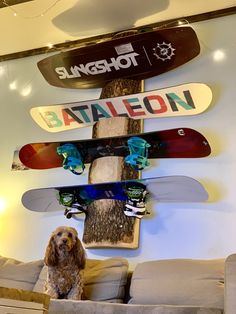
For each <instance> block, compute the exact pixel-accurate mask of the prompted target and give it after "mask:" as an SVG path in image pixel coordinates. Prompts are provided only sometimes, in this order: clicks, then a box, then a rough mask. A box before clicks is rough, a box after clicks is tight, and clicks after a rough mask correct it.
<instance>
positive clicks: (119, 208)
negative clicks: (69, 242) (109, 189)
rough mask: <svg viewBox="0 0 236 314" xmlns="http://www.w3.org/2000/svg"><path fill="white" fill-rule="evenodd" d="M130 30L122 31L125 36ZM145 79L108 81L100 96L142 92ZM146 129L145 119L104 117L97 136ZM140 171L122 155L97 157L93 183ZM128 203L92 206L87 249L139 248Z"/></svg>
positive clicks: (129, 176)
mask: <svg viewBox="0 0 236 314" xmlns="http://www.w3.org/2000/svg"><path fill="white" fill-rule="evenodd" d="M129 34H130V32H126V33H122V36H124V35H125V36H127V35H129ZM142 84H143V82H142V81H137V80H127V79H119V80H115V81H112V82H110V83H108V84H107V85H106V86H105V87H104V88H103V89H102V92H101V96H100V98H108V97H116V96H122V95H129V94H135V93H139V92H141V91H142V90H143V86H142ZM142 130H143V121H142V120H132V119H129V118H126V117H117V118H111V119H108V120H107V119H104V120H101V121H99V122H98V123H96V124H95V125H94V127H93V138H97V137H111V136H119V135H126V134H133V133H140V132H142ZM138 178H139V173H138V172H137V171H135V170H133V169H132V168H131V167H130V166H127V165H126V164H125V163H124V158H122V157H116V156H112V157H102V158H98V159H96V160H95V161H94V162H93V163H92V164H91V165H90V170H89V183H98V182H109V181H120V180H128V179H138ZM124 204H125V203H124V202H123V201H118V200H97V201H94V202H92V203H91V204H90V205H89V206H88V211H87V214H86V218H85V223H84V234H83V242H84V244H85V247H86V248H99V247H102V248H104V247H113V248H114V247H116V248H132V249H135V248H137V247H138V242H139V227H140V220H139V219H137V218H134V217H127V216H126V215H125V214H124Z"/></svg>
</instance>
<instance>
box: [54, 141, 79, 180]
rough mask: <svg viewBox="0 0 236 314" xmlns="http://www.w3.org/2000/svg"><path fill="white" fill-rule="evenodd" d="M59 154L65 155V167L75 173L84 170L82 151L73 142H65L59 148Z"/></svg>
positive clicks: (77, 173)
mask: <svg viewBox="0 0 236 314" xmlns="http://www.w3.org/2000/svg"><path fill="white" fill-rule="evenodd" d="M57 153H58V155H62V156H63V157H64V160H63V164H62V166H63V168H64V169H66V170H70V171H71V172H72V173H73V174H76V175H79V174H82V173H83V172H84V169H85V166H84V163H83V161H82V157H81V155H80V152H79V151H78V149H77V148H76V146H75V145H73V144H64V145H62V146H59V147H58V148H57Z"/></svg>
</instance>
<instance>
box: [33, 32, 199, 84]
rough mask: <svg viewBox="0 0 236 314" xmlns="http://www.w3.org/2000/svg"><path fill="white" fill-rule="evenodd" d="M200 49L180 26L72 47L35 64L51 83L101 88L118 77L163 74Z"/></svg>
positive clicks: (186, 60)
mask: <svg viewBox="0 0 236 314" xmlns="http://www.w3.org/2000/svg"><path fill="white" fill-rule="evenodd" d="M199 52H200V45H199V41H198V38H197V35H196V33H195V32H194V30H193V29H192V28H191V27H188V26H182V27H173V28H166V29H159V30H153V31H149V32H143V33H137V34H134V35H130V36H126V37H121V38H116V39H111V40H107V41H104V42H100V43H96V44H92V45H88V46H84V47H79V48H74V49H71V50H68V51H63V52H60V53H58V54H55V55H52V56H49V57H47V58H45V59H42V60H41V61H39V62H38V64H37V65H38V68H39V70H40V72H41V73H42V75H43V77H44V78H45V80H46V81H47V82H48V83H49V84H51V85H53V86H57V87H64V88H100V87H103V86H105V85H106V84H107V83H108V82H110V81H112V80H115V79H119V78H122V79H136V80H142V79H146V78H150V77H153V76H156V75H159V74H162V73H165V72H167V71H169V70H172V69H174V68H176V67H178V66H180V65H182V64H185V63H186V62H188V61H189V60H191V59H193V58H194V57H196V56H197V55H198V54H199Z"/></svg>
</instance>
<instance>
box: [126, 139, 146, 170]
mask: <svg viewBox="0 0 236 314" xmlns="http://www.w3.org/2000/svg"><path fill="white" fill-rule="evenodd" d="M150 146H151V145H150V144H148V142H147V141H145V140H144V139H142V138H141V137H137V136H133V137H131V138H130V139H129V140H128V148H129V152H130V154H129V155H128V156H127V157H125V162H126V163H127V164H129V165H130V166H131V167H132V168H134V169H135V170H143V169H144V168H146V167H148V166H149V164H150V163H149V161H148V148H149V147H150Z"/></svg>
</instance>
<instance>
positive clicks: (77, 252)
mask: <svg viewBox="0 0 236 314" xmlns="http://www.w3.org/2000/svg"><path fill="white" fill-rule="evenodd" d="M71 253H72V254H73V256H74V259H75V262H76V264H77V265H78V266H79V268H80V269H84V268H85V261H86V254H85V250H84V248H83V245H82V243H81V242H80V240H79V239H78V238H76V243H75V245H74V247H73V249H72V252H71Z"/></svg>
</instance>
